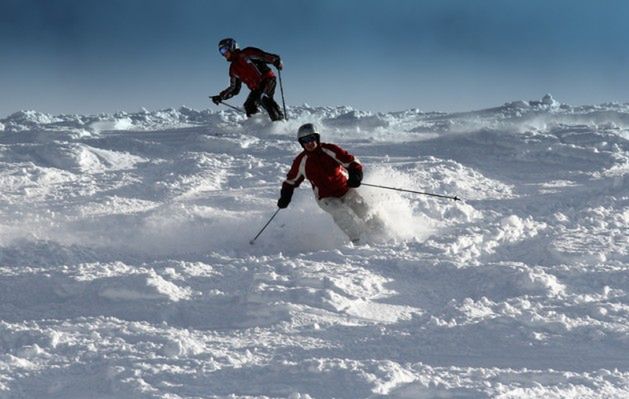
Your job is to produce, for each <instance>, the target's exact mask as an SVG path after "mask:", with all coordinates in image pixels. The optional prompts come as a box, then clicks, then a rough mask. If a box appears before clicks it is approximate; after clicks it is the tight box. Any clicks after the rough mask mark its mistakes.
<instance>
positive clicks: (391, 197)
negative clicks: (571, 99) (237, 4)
mask: <svg viewBox="0 0 629 399" xmlns="http://www.w3.org/2000/svg"><path fill="white" fill-rule="evenodd" d="M289 114H290V120H288V121H283V122H275V123H272V122H270V121H269V120H268V118H267V117H266V116H265V115H262V114H260V115H256V116H254V117H252V118H250V119H247V118H245V117H244V115H242V114H239V113H238V112H236V111H233V110H222V111H218V112H211V111H209V110H201V111H196V110H192V109H189V108H186V107H180V108H178V109H174V108H171V109H165V110H158V111H148V110H146V109H142V110H140V111H137V112H117V113H112V114H99V115H57V116H52V115H48V114H42V113H38V112H35V111H20V112H16V113H14V114H11V115H9V116H8V117H6V118H4V119H0V186H2V190H0V299H1V300H0V397H3V398H4V397H7V398H14V397H20V398H21V397H24V398H43V397H46V398H48V397H50V398H78V397H94V398H158V397H159V398H193V397H194V398H196V397H217V398H223V397H239V398H240V397H243V398H244V397H274V398H275V397H282V398H286V397H289V398H332V397H334V398H356V397H384V396H387V397H396V398H410V397H413V398H415V397H431V398H432V397H464V398H479V397H501V398H519V397H529V396H534V397H550V398H552V397H557V398H564V397H573V398H583V397H585V398H600V397H611V398H621V397H627V396H628V395H629V385H628V384H627V381H629V361H628V360H627V356H626V355H625V354H626V353H628V351H629V340H628V339H627V337H628V336H629V329H628V327H627V326H629V301H628V299H627V298H629V295H628V292H629V277H628V273H627V265H628V264H629V253H628V251H627V247H628V245H627V244H628V243H627V225H628V224H629V211H628V210H627V209H629V207H628V205H629V188H628V187H629V185H628V184H627V181H626V180H627V173H628V172H629V104H613V103H609V104H601V105H584V106H570V105H567V104H564V103H561V102H559V101H557V100H555V99H554V98H553V97H552V96H551V95H550V94H548V95H545V96H544V97H542V98H541V99H539V100H530V101H524V100H521V101H513V102H509V103H506V104H504V105H502V106H498V107H495V108H490V109H484V110H478V111H471V112H465V113H440V112H423V111H420V110H417V109H411V110H406V111H400V112H389V113H377V112H368V111H361V110H356V109H353V108H352V107H349V106H341V107H311V106H309V105H307V104H304V105H302V106H296V107H291V108H290V109H289ZM303 123H315V124H317V126H318V127H319V129H320V132H321V136H322V140H323V141H324V142H333V143H337V144H339V145H341V146H342V147H343V148H346V149H347V150H349V151H350V152H351V153H353V154H355V155H357V156H358V157H359V159H360V160H361V162H362V163H363V166H364V171H365V177H364V180H363V183H365V184H363V185H362V186H361V187H359V188H358V189H357V190H358V192H359V193H360V194H361V195H362V196H363V197H364V198H365V200H366V201H367V202H368V203H369V204H370V206H371V212H372V215H373V216H374V217H377V218H379V219H380V220H381V221H382V223H383V224H384V228H383V229H382V232H381V234H373V235H367V237H366V238H365V239H364V240H362V241H361V242H360V243H359V244H352V243H350V242H349V241H348V239H347V237H346V236H345V235H344V234H343V233H342V232H341V231H340V230H339V229H338V228H337V227H336V225H335V224H334V222H333V221H332V218H331V217H330V216H329V215H328V214H326V213H324V212H323V211H322V210H321V209H320V208H319V207H318V205H317V204H316V203H315V201H314V199H313V193H312V190H311V189H310V187H309V185H308V184H307V183H305V184H303V185H302V186H301V187H300V188H299V189H298V190H296V191H295V194H294V196H293V200H292V202H291V204H290V206H289V207H288V208H287V209H284V210H282V211H280V212H278V213H277V215H276V217H275V218H274V219H273V220H272V222H271V223H269V224H268V225H266V224H267V222H269V220H270V218H271V216H272V215H274V213H275V212H276V210H277V207H276V201H277V198H278V196H279V190H280V187H281V183H282V181H283V179H284V176H285V175H286V173H287V171H288V168H289V166H290V163H291V161H292V159H293V158H294V157H295V155H296V154H297V153H298V152H299V151H301V147H300V146H299V144H298V143H297V142H296V140H295V132H296V131H297V129H298V127H299V126H300V125H301V124H303ZM368 184H371V185H377V186H386V187H388V188H383V187H372V186H368ZM398 189H402V190H410V191H415V193H411V192H407V191H399V190H398ZM417 192H419V193H417ZM422 193H424V194H422ZM426 194H439V195H445V196H458V197H460V198H461V201H453V200H452V199H448V198H441V197H435V196H430V195H426ZM264 226H266V228H265V229H264V231H263V232H262V233H261V234H260V235H259V236H258V238H257V240H256V241H255V243H254V244H253V245H251V244H250V240H251V239H252V238H253V237H254V236H256V234H257V233H258V232H260V231H261V229H262V228H263V227H264Z"/></svg>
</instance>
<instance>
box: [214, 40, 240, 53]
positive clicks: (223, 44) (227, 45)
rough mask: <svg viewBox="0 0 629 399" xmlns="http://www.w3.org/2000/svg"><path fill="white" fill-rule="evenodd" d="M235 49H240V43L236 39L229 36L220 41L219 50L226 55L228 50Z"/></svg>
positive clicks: (232, 50)
mask: <svg viewBox="0 0 629 399" xmlns="http://www.w3.org/2000/svg"><path fill="white" fill-rule="evenodd" d="M234 50H238V43H236V41H235V40H234V39H232V38H230V37H228V38H225V39H223V40H221V41H220V42H218V51H219V52H220V53H221V54H222V55H225V53H226V52H228V51H229V52H230V53H232V52H234Z"/></svg>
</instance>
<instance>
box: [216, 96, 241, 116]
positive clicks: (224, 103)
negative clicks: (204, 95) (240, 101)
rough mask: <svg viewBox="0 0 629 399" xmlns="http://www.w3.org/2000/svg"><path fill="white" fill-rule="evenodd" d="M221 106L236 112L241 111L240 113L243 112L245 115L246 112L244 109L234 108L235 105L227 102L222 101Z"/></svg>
mask: <svg viewBox="0 0 629 399" xmlns="http://www.w3.org/2000/svg"><path fill="white" fill-rule="evenodd" d="M209 97H210V99H211V98H212V96H209ZM220 104H223V105H225V106H226V107H229V108H232V109H235V110H236V111H240V112H242V113H243V114H244V113H245V110H244V109H242V108H238V107H234V106H233V105H231V104H228V103H226V102H225V101H221V102H220Z"/></svg>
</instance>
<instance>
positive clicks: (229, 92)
mask: <svg viewBox="0 0 629 399" xmlns="http://www.w3.org/2000/svg"><path fill="white" fill-rule="evenodd" d="M218 50H219V52H220V53H221V55H222V56H223V57H225V59H226V60H227V61H228V62H230V64H231V65H230V66H229V78H230V84H229V87H228V88H226V89H225V90H223V91H222V92H220V93H219V94H218V95H216V96H212V101H213V102H214V103H215V104H217V105H218V104H220V103H221V102H222V101H223V100H227V99H228V98H231V97H233V96H235V95H237V94H238V93H240V88H241V86H242V83H243V82H244V83H245V84H246V85H247V87H248V88H249V89H250V90H251V92H250V93H249V96H248V97H247V100H246V101H245V104H244V107H245V112H246V114H247V117H250V116H251V115H253V114H256V113H258V112H259V108H258V106H259V105H261V106H262V107H263V108H264V109H265V110H266V112H267V113H268V114H269V117H270V118H271V120H273V121H277V120H281V119H284V114H283V113H282V111H281V110H280V107H279V105H278V104H277V102H275V100H274V99H273V95H274V94H275V86H276V84H277V83H276V78H275V74H274V73H273V71H272V70H271V68H269V67H268V65H267V64H271V65H273V66H275V67H276V68H277V69H278V70H281V69H282V67H283V65H282V60H281V59H280V56H279V55H276V54H270V53H266V52H264V51H262V50H260V49H259V48H255V47H246V48H244V49H242V50H241V49H239V48H238V43H236V41H235V40H234V39H231V38H227V39H223V40H221V41H220V42H219V43H218Z"/></svg>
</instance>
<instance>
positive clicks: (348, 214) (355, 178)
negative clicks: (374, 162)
mask: <svg viewBox="0 0 629 399" xmlns="http://www.w3.org/2000/svg"><path fill="white" fill-rule="evenodd" d="M297 139H298V141H299V143H300V144H301V146H302V147H303V149H304V150H303V151H302V152H301V153H299V155H297V157H296V158H295V159H294V160H293V164H292V167H291V168H290V171H289V172H288V174H287V176H286V180H285V181H284V183H283V184H282V190H281V196H280V198H279V200H278V201H277V206H278V207H279V208H286V207H287V206H288V204H289V203H290V201H291V199H292V196H293V191H294V190H295V188H296V187H299V185H300V184H301V183H302V182H303V181H304V180H305V179H308V180H309V181H310V184H311V185H312V189H313V191H314V194H315V198H316V200H317V204H318V205H319V206H320V207H321V209H323V210H324V211H326V212H328V213H329V214H330V215H332V218H333V219H334V222H335V223H336V224H337V225H338V226H339V228H340V229H341V230H342V231H343V232H344V233H345V234H346V235H347V236H348V237H349V239H350V240H351V241H352V242H353V243H355V244H356V243H358V242H359V241H360V239H361V236H363V235H364V233H366V232H367V230H369V229H370V226H374V225H376V226H378V227H381V226H382V222H381V221H380V220H379V218H377V216H375V215H373V214H372V212H370V209H369V206H368V205H367V203H366V202H365V200H364V199H363V197H362V196H361V195H360V194H359V193H358V191H357V190H356V188H357V187H359V186H360V183H361V181H362V178H363V167H362V165H361V164H360V162H359V161H358V159H357V158H356V157H354V156H353V155H352V154H350V153H349V152H347V151H346V150H344V149H343V148H341V147H339V146H337V145H335V144H329V143H321V142H320V135H319V133H318V131H317V129H316V128H315V126H314V125H313V124H311V123H306V124H305V125H302V126H301V127H300V128H299V130H298V131H297Z"/></svg>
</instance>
